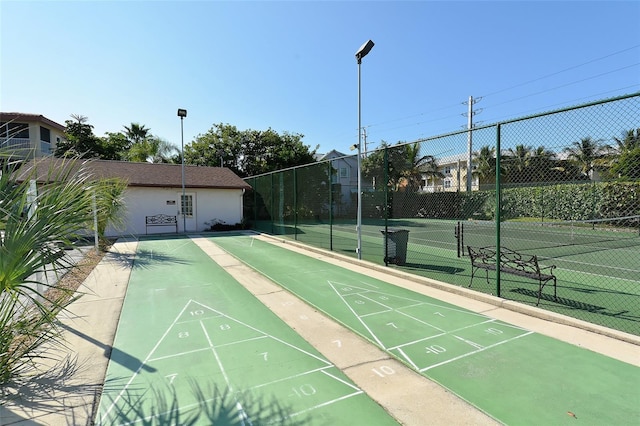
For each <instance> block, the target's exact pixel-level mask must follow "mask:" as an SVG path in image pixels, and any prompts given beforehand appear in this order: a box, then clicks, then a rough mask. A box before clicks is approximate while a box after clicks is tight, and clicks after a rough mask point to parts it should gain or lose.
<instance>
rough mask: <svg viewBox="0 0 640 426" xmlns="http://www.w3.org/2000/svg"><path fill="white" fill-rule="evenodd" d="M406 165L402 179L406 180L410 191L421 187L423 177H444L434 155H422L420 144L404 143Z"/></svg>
mask: <svg viewBox="0 0 640 426" xmlns="http://www.w3.org/2000/svg"><path fill="white" fill-rule="evenodd" d="M404 151H405V158H406V167H405V168H404V170H403V171H402V173H401V176H402V180H404V181H405V182H406V188H407V190H408V191H410V192H417V191H418V190H419V189H420V186H421V183H422V179H423V178H425V177H426V178H427V179H428V178H443V177H444V175H443V174H442V173H441V172H439V171H438V166H437V164H436V159H435V157H434V156H433V155H422V156H421V155H420V144H418V143H417V142H416V143H413V144H409V145H404Z"/></svg>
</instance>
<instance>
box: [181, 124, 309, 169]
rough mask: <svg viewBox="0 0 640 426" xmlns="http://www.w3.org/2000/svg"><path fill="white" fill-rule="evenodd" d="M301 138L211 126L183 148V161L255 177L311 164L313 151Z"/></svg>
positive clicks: (299, 135)
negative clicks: (228, 169) (222, 168)
mask: <svg viewBox="0 0 640 426" xmlns="http://www.w3.org/2000/svg"><path fill="white" fill-rule="evenodd" d="M302 138H303V135H301V134H295V133H288V132H284V133H283V134H279V133H277V132H276V131H274V130H272V129H270V128H269V129H267V130H250V129H249V130H242V131H241V130H238V128H237V127H235V126H232V125H229V124H222V123H220V124H214V125H213V127H212V128H211V129H209V131H208V132H207V133H205V134H204V135H198V136H197V137H196V139H195V140H194V141H193V142H191V144H189V145H187V146H186V147H185V150H184V158H185V163H187V164H194V165H201V166H214V167H216V166H220V164H223V165H224V167H228V168H230V169H231V170H233V171H234V172H235V173H237V174H238V175H239V176H255V175H258V174H262V173H267V172H271V171H275V170H281V169H285V168H289V167H294V166H299V165H302V164H309V163H313V162H315V158H314V154H315V150H314V151H310V150H309V146H307V145H304V144H303V143H302ZM316 149H317V147H316Z"/></svg>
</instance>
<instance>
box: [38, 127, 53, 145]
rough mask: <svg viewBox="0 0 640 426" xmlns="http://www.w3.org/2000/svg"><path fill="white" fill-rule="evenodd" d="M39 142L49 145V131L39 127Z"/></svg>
mask: <svg viewBox="0 0 640 426" xmlns="http://www.w3.org/2000/svg"><path fill="white" fill-rule="evenodd" d="M40 140H41V141H45V142H49V143H51V130H49V129H47V128H46V127H42V126H40Z"/></svg>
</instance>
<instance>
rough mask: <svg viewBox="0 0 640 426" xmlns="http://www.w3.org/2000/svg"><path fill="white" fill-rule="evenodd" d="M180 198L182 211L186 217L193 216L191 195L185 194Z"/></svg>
mask: <svg viewBox="0 0 640 426" xmlns="http://www.w3.org/2000/svg"><path fill="white" fill-rule="evenodd" d="M180 198H181V199H182V213H183V214H184V215H185V216H187V217H193V195H189V194H186V195H185V196H184V197H183V196H182V194H181V195H180Z"/></svg>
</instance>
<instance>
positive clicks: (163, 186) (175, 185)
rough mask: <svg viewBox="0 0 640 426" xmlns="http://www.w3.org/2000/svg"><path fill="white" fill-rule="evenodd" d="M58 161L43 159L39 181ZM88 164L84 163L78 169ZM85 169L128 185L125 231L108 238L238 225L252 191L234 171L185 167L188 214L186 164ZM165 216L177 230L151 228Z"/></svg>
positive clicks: (111, 164) (97, 163) (90, 165)
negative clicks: (149, 222)
mask: <svg viewBox="0 0 640 426" xmlns="http://www.w3.org/2000/svg"><path fill="white" fill-rule="evenodd" d="M57 161H61V160H60V159H57V158H45V159H40V160H37V170H38V176H39V180H40V176H44V173H46V170H47V169H48V168H49V167H55V162H57ZM82 162H83V161H82V160H78V161H77V164H81V163H82ZM31 164H32V163H31ZM31 164H30V165H28V166H27V167H28V168H29V167H31ZM85 167H86V168H87V169H88V170H89V171H90V172H91V173H92V174H93V175H94V176H95V177H96V178H106V179H109V178H120V179H123V180H124V181H126V182H127V189H126V190H125V192H124V196H123V198H124V206H125V207H124V211H123V220H122V222H123V227H122V228H121V229H116V228H113V227H111V228H108V229H107V231H106V235H107V236H118V235H143V234H154V233H169V232H184V231H185V227H186V232H200V231H205V230H207V229H209V227H210V226H211V224H212V223H214V222H216V221H217V222H218V223H224V224H228V225H235V224H237V223H240V222H241V221H242V215H243V194H244V192H245V191H246V190H248V189H250V188H251V186H249V185H248V184H247V183H245V182H244V181H243V180H242V179H241V178H240V177H239V176H238V175H236V174H235V173H234V172H233V171H231V170H230V169H227V168H223V167H199V166H185V167H184V169H185V173H184V175H185V179H184V181H185V185H184V187H185V188H184V195H185V203H184V211H182V210H183V209H181V204H182V203H181V202H180V200H181V198H182V193H183V191H182V166H181V165H180V164H152V163H133V162H127V161H105V160H87V161H86V162H85ZM159 214H164V215H168V216H175V217H176V219H177V227H176V225H167V226H147V223H146V217H148V216H155V215H159Z"/></svg>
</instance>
